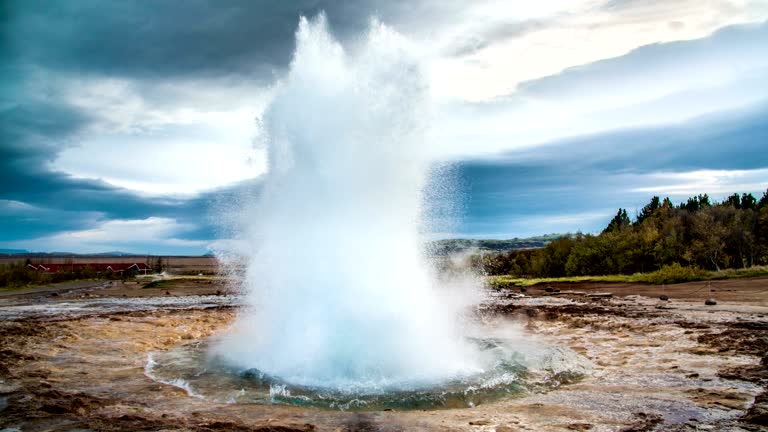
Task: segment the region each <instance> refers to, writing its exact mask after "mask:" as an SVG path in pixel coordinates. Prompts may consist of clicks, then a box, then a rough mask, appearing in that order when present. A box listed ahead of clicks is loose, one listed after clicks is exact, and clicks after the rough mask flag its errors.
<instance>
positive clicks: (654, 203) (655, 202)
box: [635, 196, 661, 225]
mask: <svg viewBox="0 0 768 432" xmlns="http://www.w3.org/2000/svg"><path fill="white" fill-rule="evenodd" d="M659 208H661V199H659V197H657V196H655V197H653V198H651V202H650V203H648V204H646V205H645V207H643V209H642V210H640V214H638V215H637V220H636V221H635V225H640V224H642V223H643V221H644V220H646V219H648V218H649V217H651V216H653V214H654V213H655V212H656V210H658V209H659Z"/></svg>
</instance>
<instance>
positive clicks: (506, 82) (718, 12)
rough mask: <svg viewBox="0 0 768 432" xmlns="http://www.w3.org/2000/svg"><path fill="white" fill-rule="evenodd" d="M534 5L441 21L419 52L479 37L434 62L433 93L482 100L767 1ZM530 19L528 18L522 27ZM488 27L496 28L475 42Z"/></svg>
mask: <svg viewBox="0 0 768 432" xmlns="http://www.w3.org/2000/svg"><path fill="white" fill-rule="evenodd" d="M536 3H537V6H535V7H531V6H529V5H526V6H522V5H518V4H512V3H509V2H503V3H500V2H481V3H475V4H473V5H472V6H471V7H469V8H468V9H467V10H466V11H465V12H464V14H462V15H461V16H460V17H459V18H458V19H461V20H462V21H461V22H450V23H446V24H445V27H444V28H443V29H442V32H438V35H434V34H430V36H431V37H430V39H429V41H428V42H425V44H426V45H427V48H426V49H425V51H427V52H430V51H431V52H436V51H437V52H451V51H452V49H453V48H455V47H456V45H466V44H467V41H468V40H469V41H471V40H472V38H473V37H477V36H475V35H481V37H480V39H481V40H479V41H478V46H479V47H480V48H479V49H478V50H477V51H475V52H471V53H470V54H468V55H465V56H461V57H458V58H457V57H450V56H435V57H434V59H433V61H432V64H431V77H432V87H433V89H434V91H435V93H436V94H437V95H439V96H440V97H444V98H458V99H464V100H485V99H490V98H493V97H496V96H500V95H504V94H508V93H510V92H512V91H514V90H515V88H516V86H517V85H518V84H519V83H521V82H523V81H528V80H533V79H536V78H541V77H544V76H548V75H553V74H557V73H559V72H561V71H563V70H565V69H566V68H568V67H572V66H577V65H584V64H588V63H592V62H595V61H598V60H602V59H606V58H611V57H617V56H621V55H624V54H626V53H628V52H629V51H631V50H632V49H635V48H637V47H639V46H642V45H647V44H653V43H659V42H667V41H675V40H689V39H696V38H702V37H705V36H707V35H708V34H710V33H712V32H713V31H715V30H717V29H718V28H721V27H723V26H727V25H731V24H738V23H746V22H759V21H762V20H765V19H766V18H768V3H766V2H764V1H759V0H757V1H727V0H719V1H710V2H701V1H697V0H679V1H674V2H672V1H669V2H623V3H626V5H625V6H623V7H620V8H605V7H603V6H606V5H607V4H609V3H617V2H611V1H595V0H579V1H567V2H561V1H551V2H547V1H543V2H536ZM538 3H542V4H541V5H538ZM530 20H536V21H535V22H534V23H532V24H531V23H530V22H529V23H527V24H526V21H530ZM670 23H675V24H674V25H671V24H670ZM526 25H527V26H528V27H530V28H528V29H526V30H525V31H512V30H510V31H508V32H506V33H504V31H503V30H504V27H505V26H506V27H508V28H510V29H514V28H515V27H516V26H522V27H526ZM489 28H496V29H497V30H495V31H491V32H490V33H492V35H491V36H488V37H487V39H486V40H483V37H482V35H484V34H485V33H488V29H489ZM436 48H437V49H436Z"/></svg>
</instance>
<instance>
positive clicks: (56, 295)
mask: <svg viewBox="0 0 768 432" xmlns="http://www.w3.org/2000/svg"><path fill="white" fill-rule="evenodd" d="M58 296H59V293H51V297H58Z"/></svg>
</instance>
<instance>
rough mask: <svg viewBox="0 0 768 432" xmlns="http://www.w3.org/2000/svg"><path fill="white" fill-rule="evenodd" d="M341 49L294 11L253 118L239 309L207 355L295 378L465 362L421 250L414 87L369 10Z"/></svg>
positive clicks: (438, 368) (365, 376)
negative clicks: (353, 44) (264, 147)
mask: <svg viewBox="0 0 768 432" xmlns="http://www.w3.org/2000/svg"><path fill="white" fill-rule="evenodd" d="M360 44H361V46H359V47H357V49H355V50H354V51H347V50H345V49H344V48H342V46H341V45H340V44H339V43H338V42H337V41H336V40H334V38H333V37H332V36H331V35H330V34H329V32H328V30H327V28H326V22H325V19H324V17H322V16H320V17H319V18H317V19H315V20H312V21H308V20H306V19H301V22H300V24H299V29H298V31H297V34H296V45H297V46H296V51H295V54H294V58H293V61H292V63H291V66H290V71H289V73H288V75H287V77H286V78H285V79H284V81H282V82H281V83H280V84H279V86H278V88H277V89H276V95H275V97H274V99H273V101H272V102H271V105H270V106H269V107H268V108H267V110H266V112H265V114H264V116H263V119H262V120H263V125H264V131H263V132H264V138H265V140H266V142H267V143H268V155H269V156H268V160H269V172H268V173H267V174H266V176H265V178H264V181H263V186H262V191H261V194H260V196H259V197H258V198H257V199H256V201H257V202H256V203H255V205H253V206H252V207H251V208H250V209H249V210H248V211H247V212H246V213H247V217H248V219H249V222H248V223H246V224H244V226H245V228H244V229H243V232H241V233H240V234H241V239H242V240H244V241H245V243H247V245H248V248H249V251H248V254H249V257H248V262H247V273H246V278H247V279H246V287H247V301H248V306H249V309H248V312H246V313H243V314H242V316H241V317H240V318H239V320H238V323H237V324H236V325H235V327H234V329H233V332H232V334H231V335H229V337H227V338H225V339H224V340H222V341H221V343H220V344H219V345H218V349H217V350H216V353H217V354H218V355H219V356H221V357H223V358H224V359H225V360H226V361H227V362H228V363H231V364H233V365H236V366H237V367H241V368H245V369H248V368H255V369H257V370H258V371H260V372H262V373H264V374H267V375H269V376H271V377H279V378H280V379H282V380H285V382H288V383H292V384H298V385H303V386H313V387H314V386H319V387H329V388H334V389H339V390H343V389H348V390H360V389H389V388H393V387H395V388H397V387H399V386H401V385H408V386H411V385H418V384H420V383H423V384H428V383H433V382H436V381H440V380H445V379H447V378H449V377H456V376H461V375H464V374H468V373H475V372H478V370H479V368H480V366H479V364H478V363H477V361H478V360H477V355H476V353H475V352H474V350H473V349H472V348H470V347H469V346H468V345H467V344H466V342H465V339H464V337H463V336H462V334H461V332H460V331H459V330H460V329H459V328H458V327H457V322H456V316H455V312H456V310H455V307H453V306H452V304H453V305H454V306H455V302H453V303H451V302H445V301H441V297H440V296H439V295H438V294H437V293H436V291H437V289H438V287H437V286H436V280H435V276H434V274H433V271H432V270H431V267H430V264H429V263H428V262H427V260H426V259H425V256H424V250H423V241H422V235H421V234H420V233H421V232H422V231H424V229H423V228H424V227H426V226H427V224H425V222H426V221H425V209H424V207H425V206H424V193H425V190H424V189H425V185H426V183H427V176H428V173H429V169H430V165H431V162H432V160H431V158H432V156H431V154H430V153H431V152H430V149H428V148H427V147H426V146H425V144H424V140H423V135H424V130H425V126H426V125H425V123H426V122H425V119H426V118H427V111H428V107H427V105H428V104H427V97H428V95H427V92H428V89H427V87H426V85H425V80H424V78H423V76H422V72H421V70H420V65H419V61H418V58H417V57H416V56H415V55H413V54H412V53H411V52H410V51H409V49H408V46H407V44H406V43H405V41H404V40H403V39H402V38H401V37H400V36H399V35H398V34H396V33H394V32H393V31H391V30H390V29H388V28H387V27H385V26H384V25H382V24H379V23H376V22H373V23H372V25H371V28H370V30H369V32H368V34H367V36H366V37H365V38H364V39H363V40H361V41H360Z"/></svg>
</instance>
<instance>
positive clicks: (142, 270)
mask: <svg viewBox="0 0 768 432" xmlns="http://www.w3.org/2000/svg"><path fill="white" fill-rule="evenodd" d="M27 267H29V268H31V269H33V270H37V271H39V272H42V273H59V272H62V273H72V272H75V271H83V270H86V269H91V270H93V271H95V272H96V273H115V274H120V275H123V276H135V275H138V274H148V273H152V268H151V267H150V266H148V265H147V264H145V263H77V264H27Z"/></svg>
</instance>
